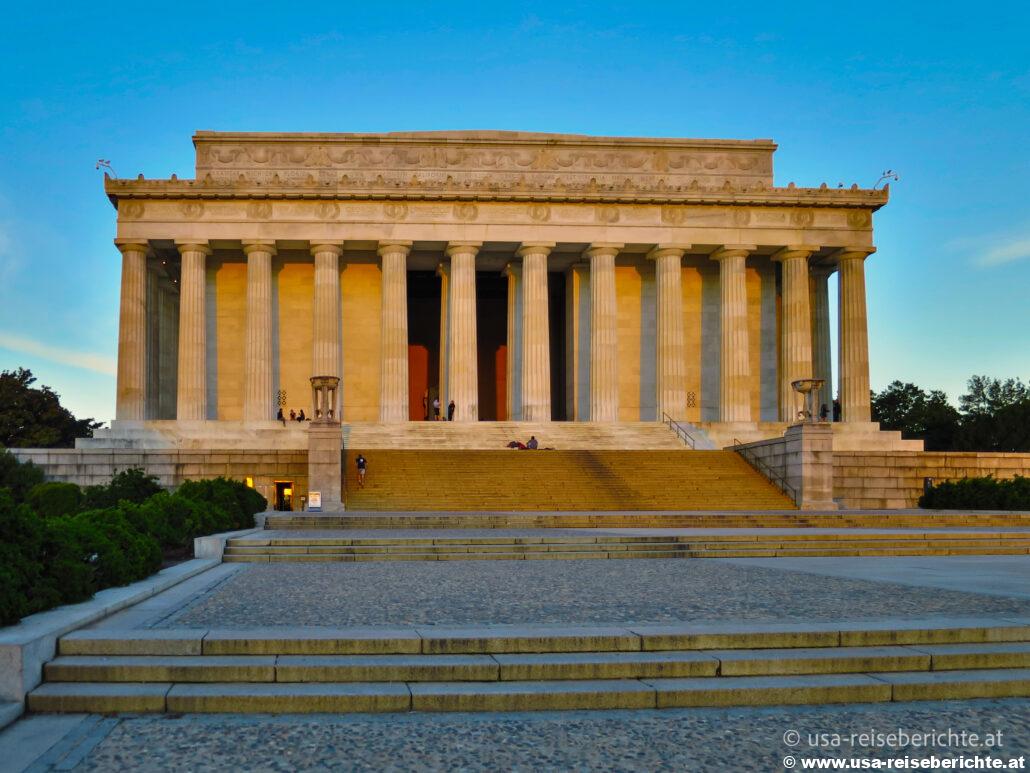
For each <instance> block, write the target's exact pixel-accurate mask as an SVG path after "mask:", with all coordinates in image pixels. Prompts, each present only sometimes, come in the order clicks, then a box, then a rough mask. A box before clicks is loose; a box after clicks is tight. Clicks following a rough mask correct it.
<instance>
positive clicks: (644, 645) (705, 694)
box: [28, 619, 1030, 713]
mask: <svg viewBox="0 0 1030 773" xmlns="http://www.w3.org/2000/svg"><path fill="white" fill-rule="evenodd" d="M1025 622H1026V621H1025V620H1024V621H1015V620H1013V621H1003V620H996V619H990V620H954V619H952V620H948V621H933V620H929V621H900V622H899V621H879V622H878V621H858V622H851V623H841V622H833V623H808V624H791V623H781V624H774V623H751V624H744V623H735V624H731V623H721V624H718V623H716V624H700V623H695V624H665V625H622V626H615V627H590V628H569V627H566V628H516V627H508V626H494V627H486V628H478V629H476V628H467V629H444V628H440V627H436V626H428V627H425V628H410V629H407V628H404V629H374V628H372V629H370V628H365V629H335V630H334V629H308V628H305V629H297V630H293V629H286V628H280V629H261V630H253V631H219V630H211V631H206V630H157V629H146V630H125V631H121V630H105V629H93V630H82V631H77V632H74V633H71V634H69V635H66V636H64V637H62V638H61V639H60V641H59V656H58V657H57V658H55V659H54V660H52V661H51V662H49V663H48V664H47V665H46V669H45V680H46V681H45V682H44V683H43V684H42V685H40V686H39V687H38V688H36V689H35V690H33V691H32V692H31V693H30V694H29V696H28V709H29V710H30V711H35V712H91V713H109V712H170V713H186V712H358V711H360V712H386V711H412V710H414V711H525V710H548V709H616V708H620V709H636V708H667V707H680V706H733V705H764V704H814V703H847V702H885V701H913V700H938V699H966V698H988V697H990V698H995V697H1013V696H1027V695H1030V626H1028V625H1026V624H1025Z"/></svg>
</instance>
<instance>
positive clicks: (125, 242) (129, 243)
mask: <svg viewBox="0 0 1030 773" xmlns="http://www.w3.org/2000/svg"><path fill="white" fill-rule="evenodd" d="M114 246H115V247H117V248H118V251H119V252H121V253H122V254H123V255H124V254H125V253H126V252H149V251H150V244H149V243H148V242H147V241H146V240H140V239H115V240H114Z"/></svg>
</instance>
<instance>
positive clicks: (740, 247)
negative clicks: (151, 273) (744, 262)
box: [708, 244, 758, 260]
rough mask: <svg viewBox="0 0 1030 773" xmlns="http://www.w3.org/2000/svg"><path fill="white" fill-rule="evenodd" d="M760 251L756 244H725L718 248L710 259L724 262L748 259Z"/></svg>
mask: <svg viewBox="0 0 1030 773" xmlns="http://www.w3.org/2000/svg"><path fill="white" fill-rule="evenodd" d="M757 249H758V246H757V245H755V244H724V245H722V246H721V247H716V248H715V251H714V252H712V254H711V255H709V256H708V257H709V258H711V259H712V260H723V259H724V258H746V257H747V256H748V255H750V254H751V253H752V252H754V251H755V250H757Z"/></svg>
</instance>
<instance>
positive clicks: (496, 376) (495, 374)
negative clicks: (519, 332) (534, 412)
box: [476, 271, 508, 421]
mask: <svg viewBox="0 0 1030 773" xmlns="http://www.w3.org/2000/svg"><path fill="white" fill-rule="evenodd" d="M476 338H477V341H476V347H477V349H478V363H477V365H478V368H479V420H480V421H504V420H506V419H507V418H508V278H507V277H504V276H501V275H500V273H498V272H487V271H480V272H477V273H476Z"/></svg>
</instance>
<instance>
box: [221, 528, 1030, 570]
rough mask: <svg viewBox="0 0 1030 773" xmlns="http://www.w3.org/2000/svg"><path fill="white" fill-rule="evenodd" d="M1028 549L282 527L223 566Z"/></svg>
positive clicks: (239, 544)
mask: <svg viewBox="0 0 1030 773" xmlns="http://www.w3.org/2000/svg"><path fill="white" fill-rule="evenodd" d="M1027 554H1030V531H1003V530H988V531H960V532H956V531H945V530H941V531H930V532H926V531H920V530H909V531H886V532H884V531H880V532H871V531H856V530H847V531H836V532H830V531H824V530H811V529H809V530H794V531H789V532H788V531H784V530H777V529H774V530H764V531H760V532H756V531H754V530H751V531H745V532H743V533H726V532H725V531H722V530H719V531H715V532H714V533H713V532H709V533H705V532H700V531H699V532H694V533H689V534H681V533H675V534H656V535H639V534H629V535H626V534H610V533H609V534H587V533H583V534H560V535H559V534H553V535H548V534H543V535H541V534H539V533H535V534H532V535H526V534H521V535H504V536H489V537H482V536H465V535H462V534H461V532H460V531H458V530H453V531H442V532H436V533H435V534H434V533H427V534H426V535H425V536H418V537H410V536H404V537H391V536H389V532H386V533H385V534H382V535H379V536H373V537H368V536H365V537H352V536H348V535H347V533H346V532H342V531H341V532H339V533H338V534H334V535H332V536H327V535H326V533H324V532H323V533H321V534H320V535H319V536H304V534H303V533H300V534H293V533H290V532H288V531H284V532H273V533H270V534H254V535H250V536H245V537H236V538H233V539H230V540H228V542H227V543H226V548H225V553H224V556H223V561H225V562H226V563H268V562H279V561H286V562H329V561H350V562H357V561H484V560H505V561H522V560H525V561H530V560H559V559H633V558H636V559H640V558H653V559H654V558H768V557H787V556H789V557H825V556H960V555H1027Z"/></svg>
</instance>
